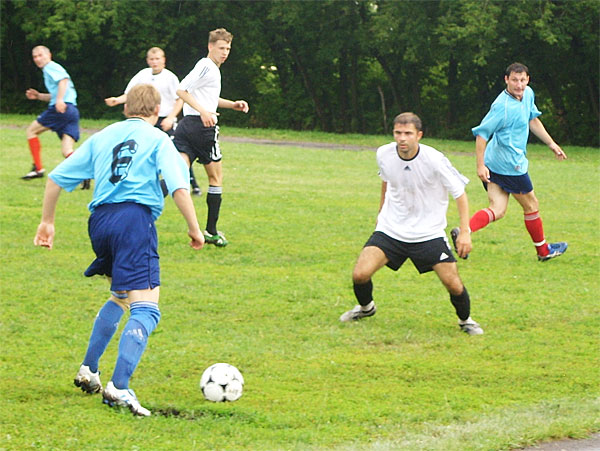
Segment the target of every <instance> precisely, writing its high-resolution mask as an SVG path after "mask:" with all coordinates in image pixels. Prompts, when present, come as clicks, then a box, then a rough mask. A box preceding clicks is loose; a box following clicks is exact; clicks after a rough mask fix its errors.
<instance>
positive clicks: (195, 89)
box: [179, 58, 221, 116]
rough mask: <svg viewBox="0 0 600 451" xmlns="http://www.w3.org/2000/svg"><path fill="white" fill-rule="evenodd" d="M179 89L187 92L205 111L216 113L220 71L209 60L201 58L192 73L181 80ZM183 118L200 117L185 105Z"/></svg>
mask: <svg viewBox="0 0 600 451" xmlns="http://www.w3.org/2000/svg"><path fill="white" fill-rule="evenodd" d="M179 89H181V90H182V91H187V92H189V93H190V94H191V95H193V96H194V98H195V99H196V100H197V101H198V103H199V104H200V105H202V107H203V108H204V109H205V110H206V111H213V112H216V111H217V107H218V106H219V96H220V95H221V71H220V70H219V67H218V66H217V65H216V64H215V63H214V61H213V60H211V59H210V58H202V59H201V60H200V61H198V62H197V63H196V66H194V68H193V69H192V71H191V72H190V73H189V74H187V75H186V77H185V78H184V79H183V80H181V83H180V84H179ZM183 115H184V116H200V112H198V111H196V110H195V109H194V108H192V107H191V106H189V105H188V104H187V102H186V103H184V104H183Z"/></svg>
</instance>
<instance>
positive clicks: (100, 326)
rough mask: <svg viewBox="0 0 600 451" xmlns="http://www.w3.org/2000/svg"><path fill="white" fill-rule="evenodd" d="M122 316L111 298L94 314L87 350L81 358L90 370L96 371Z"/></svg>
mask: <svg viewBox="0 0 600 451" xmlns="http://www.w3.org/2000/svg"><path fill="white" fill-rule="evenodd" d="M122 316H123V309H122V308H121V307H119V305H118V304H116V303H114V302H113V301H111V300H108V301H106V304H104V305H103V306H102V308H101V309H100V311H99V312H98V315H96V320H95V321H94V327H93V328H92V335H91V336H90V341H89V344H88V348H87V352H86V353H85V358H84V359H83V364H84V365H86V366H89V367H90V371H91V372H93V373H95V372H96V371H98V361H99V360H100V357H102V354H104V351H105V350H106V347H107V346H108V343H109V342H110V340H111V338H112V337H113V335H114V334H115V332H116V331H117V327H119V321H120V320H121V317H122Z"/></svg>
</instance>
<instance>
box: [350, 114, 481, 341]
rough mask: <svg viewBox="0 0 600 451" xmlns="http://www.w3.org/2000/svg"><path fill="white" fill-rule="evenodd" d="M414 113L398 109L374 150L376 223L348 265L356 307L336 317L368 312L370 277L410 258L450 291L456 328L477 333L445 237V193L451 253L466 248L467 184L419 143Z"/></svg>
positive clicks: (372, 308)
mask: <svg viewBox="0 0 600 451" xmlns="http://www.w3.org/2000/svg"><path fill="white" fill-rule="evenodd" d="M421 129H422V124H421V120H420V119H419V117H418V116H417V115H415V114H413V113H402V114H400V115H398V116H396V118H395V119H394V142H392V143H390V144H386V145H384V146H381V147H380V148H379V149H378V150H377V164H378V165H379V175H380V177H381V179H382V185H381V202H380V210H379V215H378V217H377V226H376V228H375V232H374V233H373V234H372V235H371V237H370V238H369V240H368V241H367V243H366V244H365V247H364V248H363V250H362V252H361V253H360V256H359V257H358V261H357V262H356V265H355V266H354V271H353V273H352V281H353V284H354V294H355V295H356V299H357V300H358V305H357V306H355V307H354V308H353V309H352V310H349V311H347V312H345V313H344V314H343V315H342V316H341V317H340V321H343V322H346V321H353V320H358V319H361V318H366V317H369V316H373V315H374V314H375V312H376V308H375V303H374V302H373V283H372V281H371V277H372V276H373V275H374V274H375V273H376V272H377V271H378V270H379V269H381V268H382V267H383V266H384V265H387V266H388V267H389V268H391V269H393V270H394V271H397V270H398V269H399V268H400V267H401V266H402V264H403V263H404V262H405V261H406V259H410V260H411V261H412V262H413V264H414V265H415V267H416V268H417V270H418V271H419V273H421V274H422V273H426V272H429V271H435V273H436V274H437V276H438V277H439V279H440V280H441V282H442V284H443V285H444V287H446V289H447V290H448V292H449V294H450V301H451V302H452V305H453V306H454V308H455V310H456V314H457V316H458V318H459V321H458V324H459V327H460V328H461V330H463V331H464V332H466V333H468V334H469V335H481V334H483V330H482V328H481V327H480V326H479V324H477V323H476V322H475V321H473V319H471V316H470V315H471V301H470V297H469V293H468V292H467V289H466V288H465V286H464V285H463V283H462V281H461V279H460V277H459V275H458V268H457V265H456V259H455V258H454V256H453V255H452V251H451V250H450V247H449V246H448V240H447V238H446V233H445V228H446V225H447V223H446V212H447V210H448V194H451V195H452V197H453V198H454V199H455V200H456V205H457V207H458V214H459V217H460V223H461V230H464V231H465V232H461V233H460V234H459V236H458V237H457V240H456V243H457V251H458V254H459V255H460V256H464V255H466V254H468V253H469V252H470V251H471V237H470V234H469V233H468V223H469V201H468V199H467V194H466V192H465V185H466V184H467V183H468V182H469V181H468V180H467V179H466V178H465V177H463V176H462V175H461V174H460V173H459V172H458V171H457V170H456V169H454V167H453V166H452V164H451V163H450V162H449V161H448V159H447V158H446V157H445V156H444V155H443V154H442V153H441V152H438V151H437V150H435V149H434V148H433V147H429V146H426V145H424V144H420V143H419V141H420V140H421V137H422V136H423V132H422V130H421Z"/></svg>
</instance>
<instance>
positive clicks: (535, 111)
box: [526, 86, 542, 120]
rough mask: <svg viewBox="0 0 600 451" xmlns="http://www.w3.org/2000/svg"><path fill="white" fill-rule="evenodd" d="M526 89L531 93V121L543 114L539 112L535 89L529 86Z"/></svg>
mask: <svg viewBox="0 0 600 451" xmlns="http://www.w3.org/2000/svg"><path fill="white" fill-rule="evenodd" d="M526 89H528V90H530V91H531V104H530V106H529V120H532V119H535V118H536V117H538V116H541V115H542V112H541V111H540V110H538V107H537V105H536V104H535V94H534V92H533V89H531V88H530V87H529V86H527V88H526Z"/></svg>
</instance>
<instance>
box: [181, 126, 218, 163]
mask: <svg viewBox="0 0 600 451" xmlns="http://www.w3.org/2000/svg"><path fill="white" fill-rule="evenodd" d="M173 144H175V147H177V150H178V151H179V152H182V153H184V154H186V155H187V156H188V158H189V159H190V163H193V162H194V161H196V160H198V161H199V162H200V163H202V164H209V163H212V162H216V161H221V158H223V156H222V155H221V149H220V148H219V126H218V125H215V126H214V127H205V126H204V124H203V123H202V119H200V116H185V117H184V118H183V119H182V120H181V122H179V124H178V125H177V128H176V129H175V138H174V139H173Z"/></svg>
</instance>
